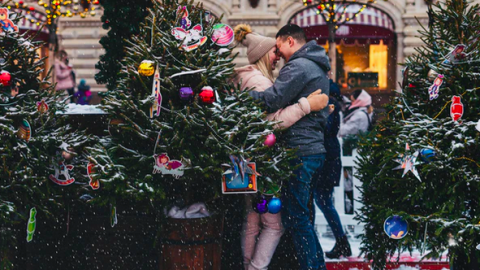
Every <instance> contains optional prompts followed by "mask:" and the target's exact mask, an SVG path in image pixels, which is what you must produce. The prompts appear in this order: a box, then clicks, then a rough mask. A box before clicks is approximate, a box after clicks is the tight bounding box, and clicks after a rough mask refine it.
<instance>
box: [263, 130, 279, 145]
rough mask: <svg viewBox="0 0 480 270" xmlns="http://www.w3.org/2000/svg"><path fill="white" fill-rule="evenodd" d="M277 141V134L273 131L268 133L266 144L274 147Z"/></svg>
mask: <svg viewBox="0 0 480 270" xmlns="http://www.w3.org/2000/svg"><path fill="white" fill-rule="evenodd" d="M276 142H277V138H276V137H275V134H273V133H271V134H268V135H267V138H266V139H265V142H264V143H263V144H265V145H266V146H268V147H272V146H273V145H274V144H275V143H276Z"/></svg>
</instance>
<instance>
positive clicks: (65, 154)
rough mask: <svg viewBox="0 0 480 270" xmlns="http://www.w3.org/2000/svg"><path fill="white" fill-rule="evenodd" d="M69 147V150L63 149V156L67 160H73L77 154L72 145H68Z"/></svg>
mask: <svg viewBox="0 0 480 270" xmlns="http://www.w3.org/2000/svg"><path fill="white" fill-rule="evenodd" d="M67 149H68V151H65V150H64V151H62V157H63V158H64V159H65V160H71V159H72V158H73V157H74V156H75V152H74V151H75V149H73V148H72V147H68V148H67Z"/></svg>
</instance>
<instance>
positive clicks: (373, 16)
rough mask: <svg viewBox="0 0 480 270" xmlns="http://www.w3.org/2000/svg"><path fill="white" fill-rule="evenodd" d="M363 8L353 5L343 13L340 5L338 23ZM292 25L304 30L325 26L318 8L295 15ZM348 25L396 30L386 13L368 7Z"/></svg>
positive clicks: (308, 9) (314, 7) (313, 7)
mask: <svg viewBox="0 0 480 270" xmlns="http://www.w3.org/2000/svg"><path fill="white" fill-rule="evenodd" d="M361 8H362V5H357V4H351V5H349V6H348V7H347V10H346V12H345V13H343V6H342V5H338V6H337V7H336V10H337V21H343V20H344V18H352V17H353V16H354V14H355V13H357V12H358V11H359V10H360V9H361ZM342 16H344V18H342ZM290 23H293V24H296V25H298V26H300V27H302V28H306V27H311V26H317V25H325V21H324V20H323V17H322V16H321V15H319V14H317V7H316V6H312V7H308V8H307V9H304V10H302V11H300V12H299V13H297V14H295V15H294V16H293V17H292V18H291V19H290ZM346 24H356V25H370V26H376V27H381V28H386V29H388V30H391V31H394V28H395V27H394V24H393V21H392V19H390V17H389V16H388V15H387V14H386V13H384V12H382V11H381V10H378V9H376V8H372V7H368V6H367V7H366V8H365V9H364V10H363V11H362V12H361V13H359V14H358V15H357V16H356V17H355V18H353V19H351V20H350V21H348V22H346Z"/></svg>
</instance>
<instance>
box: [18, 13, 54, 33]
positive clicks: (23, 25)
mask: <svg viewBox="0 0 480 270" xmlns="http://www.w3.org/2000/svg"><path fill="white" fill-rule="evenodd" d="M15 16H21V17H23V18H21V19H20V21H19V22H18V23H17V26H18V28H19V29H20V30H32V31H39V30H40V28H41V27H42V25H43V24H44V23H46V21H47V16H46V15H45V14H43V13H41V12H38V11H26V10H23V9H12V11H11V12H10V18H11V19H14V18H15ZM42 32H43V33H48V29H47V27H43V29H42Z"/></svg>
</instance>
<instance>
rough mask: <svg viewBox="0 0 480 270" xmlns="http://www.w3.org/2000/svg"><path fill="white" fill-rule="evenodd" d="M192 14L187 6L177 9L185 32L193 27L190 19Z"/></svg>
mask: <svg viewBox="0 0 480 270" xmlns="http://www.w3.org/2000/svg"><path fill="white" fill-rule="evenodd" d="M189 15H190V14H189V13H188V9H187V6H179V7H178V8H177V17H180V16H181V17H182V18H181V20H180V25H181V27H182V28H183V29H184V30H187V28H190V26H191V25H192V22H191V21H190V19H189V18H188V16H189Z"/></svg>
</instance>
